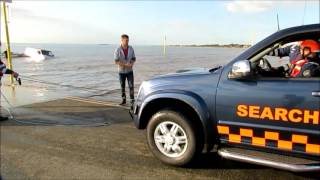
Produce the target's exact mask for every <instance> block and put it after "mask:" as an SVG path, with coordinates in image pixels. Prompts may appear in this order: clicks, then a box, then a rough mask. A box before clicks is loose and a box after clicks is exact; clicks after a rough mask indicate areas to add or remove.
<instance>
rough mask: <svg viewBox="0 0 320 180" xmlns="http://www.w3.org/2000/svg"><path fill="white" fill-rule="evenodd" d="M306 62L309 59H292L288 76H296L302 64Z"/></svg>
mask: <svg viewBox="0 0 320 180" xmlns="http://www.w3.org/2000/svg"><path fill="white" fill-rule="evenodd" d="M308 62H309V61H308V60H307V59H300V60H295V61H292V63H291V73H290V77H296V76H298V75H299V74H300V72H301V69H302V66H303V65H305V64H306V63H308Z"/></svg>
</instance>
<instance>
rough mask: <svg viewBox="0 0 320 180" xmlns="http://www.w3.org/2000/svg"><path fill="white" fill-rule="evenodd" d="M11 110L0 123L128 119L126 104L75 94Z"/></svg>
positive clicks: (89, 122)
mask: <svg viewBox="0 0 320 180" xmlns="http://www.w3.org/2000/svg"><path fill="white" fill-rule="evenodd" d="M11 113H12V114H13V116H14V118H13V120H10V121H8V122H7V123H4V124H2V125H23V126H25V125H47V126H50V125H52V126H59V125H66V126H104V125H110V124H114V123H122V122H130V121H132V120H131V118H130V115H129V108H128V107H125V106H118V105H116V104H114V103H110V102H103V101H96V100H90V99H84V98H78V97H67V98H64V99H58V100H53V101H48V102H41V103H34V104H30V105H26V106H21V107H17V108H14V109H11Z"/></svg>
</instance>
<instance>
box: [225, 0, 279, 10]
mask: <svg viewBox="0 0 320 180" xmlns="http://www.w3.org/2000/svg"><path fill="white" fill-rule="evenodd" d="M273 5H274V3H273V2H272V1H257V0H253V1H243V0H235V1H232V2H229V3H228V4H227V6H226V7H227V10H228V11H229V12H233V13H258V12H264V11H267V10H269V9H271V8H272V7H273Z"/></svg>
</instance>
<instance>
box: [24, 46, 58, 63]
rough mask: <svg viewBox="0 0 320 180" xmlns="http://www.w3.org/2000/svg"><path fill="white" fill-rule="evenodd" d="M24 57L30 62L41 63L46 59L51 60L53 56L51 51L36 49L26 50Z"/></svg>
mask: <svg viewBox="0 0 320 180" xmlns="http://www.w3.org/2000/svg"><path fill="white" fill-rule="evenodd" d="M24 55H26V56H27V57H29V58H30V60H31V61H37V62H38V61H43V60H45V59H48V58H53V57H54V55H53V53H52V52H51V51H48V50H44V49H36V48H26V49H25V50H24Z"/></svg>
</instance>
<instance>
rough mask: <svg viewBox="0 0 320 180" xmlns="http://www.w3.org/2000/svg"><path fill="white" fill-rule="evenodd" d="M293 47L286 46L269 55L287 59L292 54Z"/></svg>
mask: <svg viewBox="0 0 320 180" xmlns="http://www.w3.org/2000/svg"><path fill="white" fill-rule="evenodd" d="M291 47H292V45H291V46H286V47H283V48H278V49H275V50H273V51H271V52H270V53H269V55H270V56H277V57H280V58H282V57H286V56H289V54H290V50H291Z"/></svg>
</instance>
